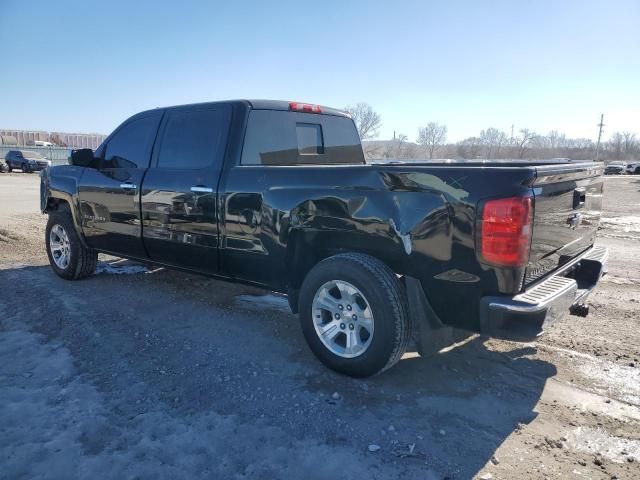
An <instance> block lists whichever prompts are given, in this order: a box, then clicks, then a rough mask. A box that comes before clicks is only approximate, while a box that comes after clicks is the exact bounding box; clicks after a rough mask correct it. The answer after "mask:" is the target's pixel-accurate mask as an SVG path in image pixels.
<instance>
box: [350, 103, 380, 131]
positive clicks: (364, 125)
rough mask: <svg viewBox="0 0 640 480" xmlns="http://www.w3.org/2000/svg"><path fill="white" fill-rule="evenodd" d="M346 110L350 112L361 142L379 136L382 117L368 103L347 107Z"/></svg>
mask: <svg viewBox="0 0 640 480" xmlns="http://www.w3.org/2000/svg"><path fill="white" fill-rule="evenodd" d="M344 109H345V110H346V111H347V112H349V114H350V115H351V118H353V121H354V122H355V124H356V128H357V129H358V133H359V134H360V139H361V140H369V139H371V138H375V137H377V136H378V130H379V129H380V127H381V126H382V120H381V119H380V115H379V114H378V113H377V112H376V111H374V110H373V108H372V107H371V105H369V104H368V103H357V104H355V105H347V106H346V107H344Z"/></svg>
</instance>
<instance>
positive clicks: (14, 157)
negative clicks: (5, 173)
mask: <svg viewBox="0 0 640 480" xmlns="http://www.w3.org/2000/svg"><path fill="white" fill-rule="evenodd" d="M5 161H6V162H7V166H8V168H9V171H12V170H13V169H14V168H17V169H19V170H22V171H23V172H25V173H31V172H38V171H40V170H44V169H45V168H47V167H50V166H51V160H47V159H46V158H44V157H43V156H42V155H40V154H39V153H37V152H32V151H31V150H9V151H8V152H7V155H6V156H5Z"/></svg>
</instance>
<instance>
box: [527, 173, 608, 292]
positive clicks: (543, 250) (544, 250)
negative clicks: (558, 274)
mask: <svg viewBox="0 0 640 480" xmlns="http://www.w3.org/2000/svg"><path fill="white" fill-rule="evenodd" d="M602 172H603V170H602V165H600V164H584V163H582V164H566V165H549V166H542V167H537V176H536V180H535V182H534V185H533V188H534V190H533V191H534V195H535V213H534V221H533V236H532V239H531V255H530V260H529V265H528V266H527V270H526V276H525V285H528V284H530V283H532V282H534V281H536V280H537V279H539V278H541V277H543V276H544V275H545V274H547V273H548V272H550V271H552V270H554V269H555V268H557V267H559V266H561V265H563V264H565V263H566V262H568V261H569V260H571V259H572V258H574V257H575V256H576V255H578V254H580V253H581V252H583V251H585V250H586V249H587V248H589V247H590V246H592V245H593V244H594V242H595V239H596V231H597V230H598V225H599V224H600V214H601V212H602V190H603V185H604V178H603V177H602Z"/></svg>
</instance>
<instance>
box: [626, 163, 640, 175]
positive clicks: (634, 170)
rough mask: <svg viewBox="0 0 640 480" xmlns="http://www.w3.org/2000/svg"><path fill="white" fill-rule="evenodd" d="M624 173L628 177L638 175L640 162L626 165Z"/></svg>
mask: <svg viewBox="0 0 640 480" xmlns="http://www.w3.org/2000/svg"><path fill="white" fill-rule="evenodd" d="M626 171H627V173H628V174H629V175H640V162H629V163H627V167H626Z"/></svg>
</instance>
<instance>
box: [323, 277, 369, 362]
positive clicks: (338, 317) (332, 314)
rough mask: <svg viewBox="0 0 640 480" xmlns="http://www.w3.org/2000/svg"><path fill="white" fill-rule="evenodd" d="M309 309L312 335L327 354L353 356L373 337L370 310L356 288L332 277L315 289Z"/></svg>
mask: <svg viewBox="0 0 640 480" xmlns="http://www.w3.org/2000/svg"><path fill="white" fill-rule="evenodd" d="M311 308H312V314H313V325H314V327H315V331H316V334H317V335H318V338H319V339H320V341H321V342H322V343H323V345H324V346H325V347H326V348H327V349H328V350H329V351H330V352H331V353H333V354H335V355H338V356H340V357H342V358H354V357H357V356H359V355H362V354H363V353H364V352H366V351H367V349H368V348H369V346H370V345H371V340H372V339H373V325H374V324H373V313H372V312H371V307H370V306H369V302H368V301H367V299H366V298H365V296H364V295H363V294H362V292H361V291H360V290H358V289H357V288H356V287H354V286H353V285H351V284H350V283H348V282H345V281H343V280H332V281H330V282H327V283H325V284H324V285H322V286H321V287H320V288H319V289H318V291H317V292H316V294H315V296H314V297H313V303H312V307H311Z"/></svg>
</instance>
